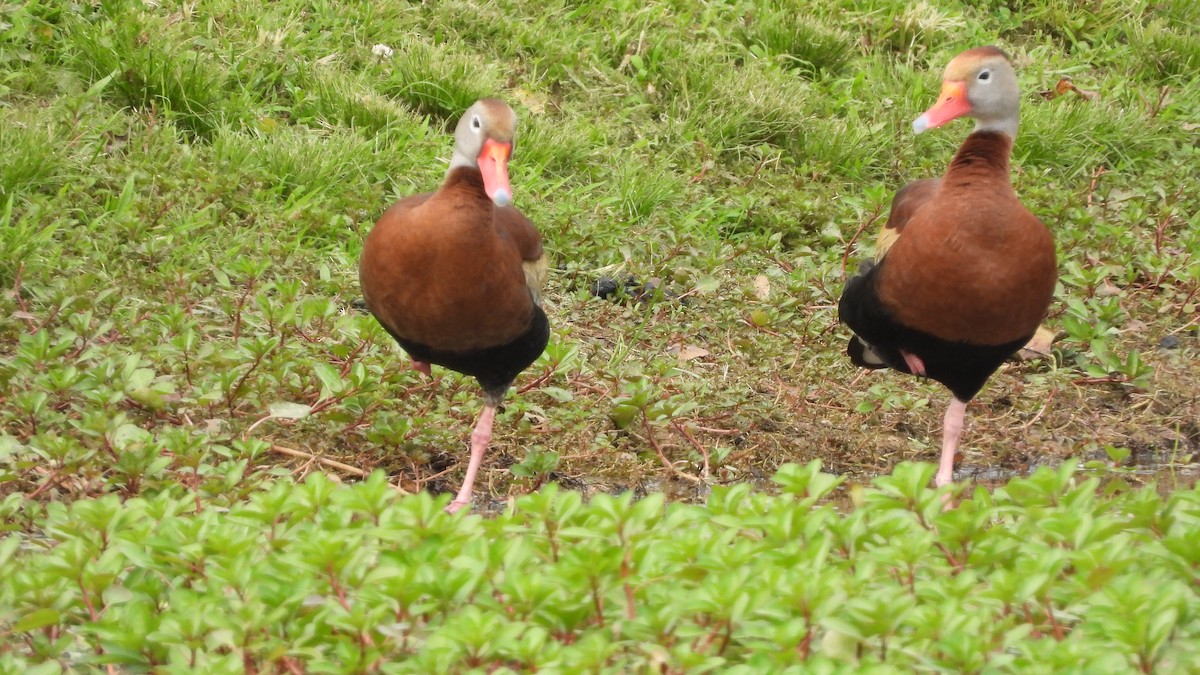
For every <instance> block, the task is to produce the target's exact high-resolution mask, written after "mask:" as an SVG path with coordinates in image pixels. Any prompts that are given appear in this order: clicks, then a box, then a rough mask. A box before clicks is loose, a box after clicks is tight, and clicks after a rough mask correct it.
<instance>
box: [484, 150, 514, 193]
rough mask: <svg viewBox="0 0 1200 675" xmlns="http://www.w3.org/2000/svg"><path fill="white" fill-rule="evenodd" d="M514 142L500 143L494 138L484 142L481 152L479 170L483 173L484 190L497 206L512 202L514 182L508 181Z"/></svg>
mask: <svg viewBox="0 0 1200 675" xmlns="http://www.w3.org/2000/svg"><path fill="white" fill-rule="evenodd" d="M511 153H512V143H500V142H498V141H494V140H492V139H490V138H489V139H487V140H486V141H484V142H483V150H481V151H480V152H479V158H478V161H479V172H480V173H481V174H483V191H484V192H486V193H487V196H488V198H489V199H491V200H492V201H493V202H495V204H496V206H508V205H509V204H510V203H511V202H512V184H511V183H509V182H508V156H509V155H510V154H511Z"/></svg>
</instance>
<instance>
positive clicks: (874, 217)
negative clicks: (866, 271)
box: [842, 204, 883, 279]
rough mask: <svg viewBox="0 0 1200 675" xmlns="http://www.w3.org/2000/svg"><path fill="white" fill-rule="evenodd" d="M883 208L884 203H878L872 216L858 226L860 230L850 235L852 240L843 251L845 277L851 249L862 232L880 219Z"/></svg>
mask: <svg viewBox="0 0 1200 675" xmlns="http://www.w3.org/2000/svg"><path fill="white" fill-rule="evenodd" d="M881 210H883V204H879V205H877V206H876V207H875V211H873V212H872V213H871V217H870V218H867V219H866V220H864V221H863V224H862V225H859V226H858V230H857V231H856V232H855V233H854V236H853V237H850V241H848V242H846V250H845V251H844V252H843V253H842V278H843V279H845V278H846V265H848V264H849V263H850V251H851V250H852V249H853V248H854V242H856V241H858V238H859V237H861V236H862V233H863V232H865V231H866V229H867V228H868V227H870V226H871V225H873V224H874V223H875V221H876V220H879V212H880V211H881Z"/></svg>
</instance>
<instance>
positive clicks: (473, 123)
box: [471, 115, 483, 131]
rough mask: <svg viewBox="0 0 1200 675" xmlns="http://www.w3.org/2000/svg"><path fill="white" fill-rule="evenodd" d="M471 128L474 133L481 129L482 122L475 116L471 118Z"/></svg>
mask: <svg viewBox="0 0 1200 675" xmlns="http://www.w3.org/2000/svg"><path fill="white" fill-rule="evenodd" d="M471 128H472V129H474V130H475V131H479V130H480V129H482V128H483V121H482V120H480V119H479V115H475V116H474V117H472V118H471Z"/></svg>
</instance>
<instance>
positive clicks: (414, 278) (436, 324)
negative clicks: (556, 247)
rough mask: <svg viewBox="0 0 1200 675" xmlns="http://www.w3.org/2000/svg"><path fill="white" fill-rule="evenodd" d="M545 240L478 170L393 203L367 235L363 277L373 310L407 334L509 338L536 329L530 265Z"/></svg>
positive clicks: (483, 340)
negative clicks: (500, 201)
mask: <svg viewBox="0 0 1200 675" xmlns="http://www.w3.org/2000/svg"><path fill="white" fill-rule="evenodd" d="M541 255H542V245H541V237H540V235H539V234H538V232H537V230H536V229H535V228H534V227H533V225H532V224H531V223H530V222H529V221H528V220H527V219H525V217H524V216H522V215H521V214H520V212H519V211H517V210H516V209H514V208H512V207H500V208H498V207H496V206H494V205H493V204H492V202H491V201H490V200H489V199H488V198H487V196H486V195H485V194H484V192H483V188H482V179H481V178H480V174H479V171H478V170H477V169H470V168H460V169H455V170H454V171H453V172H451V174H450V176H449V177H448V178H447V179H446V182H445V183H444V184H443V185H442V187H441V189H439V190H438V191H437V192H435V193H432V194H423V195H416V196H413V197H409V198H407V199H404V200H401V201H400V202H397V203H396V204H395V205H394V206H392V207H391V208H390V209H388V210H387V212H385V213H384V214H383V216H382V217H381V218H380V219H379V222H378V223H377V224H376V225H375V228H374V229H372V231H371V233H370V235H368V237H367V240H366V243H365V246H364V250H363V257H362V262H361V263H360V267H359V276H360V281H361V283H362V288H363V295H364V296H365V299H366V302H367V306H368V307H369V308H370V309H371V312H372V313H373V314H374V315H375V316H376V318H378V319H379V321H380V323H382V324H383V325H384V326H385V327H386V328H387V329H388V330H389V331H391V332H392V333H394V334H396V335H398V336H400V337H403V338H404V339H406V340H410V341H413V342H418V343H421V344H424V345H427V346H429V347H434V348H437V349H441V350H448V351H463V352H465V351H470V350H476V349H484V348H487V347H492V346H496V345H501V344H506V343H508V342H510V341H512V340H514V339H516V338H517V337H519V336H520V335H521V334H522V333H524V332H525V331H526V330H528V328H529V325H530V322H531V320H532V317H533V298H532V296H531V294H530V289H529V287H528V286H527V285H526V275H525V272H524V271H523V268H522V263H523V262H526V261H533V260H538V259H540V258H541Z"/></svg>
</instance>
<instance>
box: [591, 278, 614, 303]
mask: <svg viewBox="0 0 1200 675" xmlns="http://www.w3.org/2000/svg"><path fill="white" fill-rule="evenodd" d="M616 292H617V280H616V279H614V278H612V277H600V278H599V279H597V280H595V281H593V282H592V295H594V296H596V297H597V298H600V299H602V300H606V299H608V297H609V296H611V295H612V294H613V293H616Z"/></svg>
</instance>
